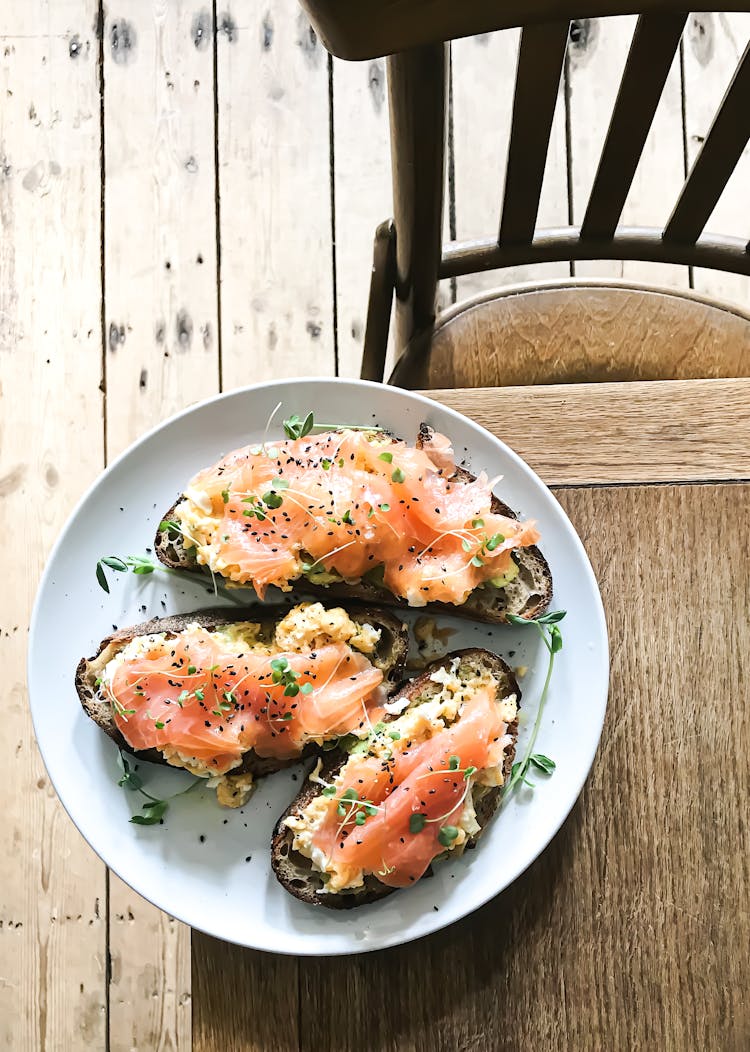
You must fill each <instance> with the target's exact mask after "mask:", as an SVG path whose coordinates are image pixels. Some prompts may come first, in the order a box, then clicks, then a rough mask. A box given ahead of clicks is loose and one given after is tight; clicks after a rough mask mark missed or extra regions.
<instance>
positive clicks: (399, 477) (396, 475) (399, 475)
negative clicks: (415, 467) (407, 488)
mask: <svg viewBox="0 0 750 1052" xmlns="http://www.w3.org/2000/svg"><path fill="white" fill-rule="evenodd" d="M391 478H392V479H393V481H394V482H397V483H398V482H403V481H404V480H405V478H406V475H405V474H404V473H403V471H402V470H401V468H396V470H395V471H394V472H393V474H392V475H391Z"/></svg>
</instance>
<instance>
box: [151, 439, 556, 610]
mask: <svg viewBox="0 0 750 1052" xmlns="http://www.w3.org/2000/svg"><path fill="white" fill-rule="evenodd" d="M431 435H432V429H431V428H430V427H429V426H428V425H427V424H422V425H421V427H420V429H419V435H418V437H417V447H418V448H419V447H421V446H423V445H424V444H425V443H426V442H428V441H429V439H430V437H431ZM474 477H475V476H474V475H472V474H471V473H470V472H468V471H466V470H465V469H464V468H460V467H459V468H456V470H455V473H454V475H453V480H455V481H457V482H460V481H464V482H472V481H473V480H474ZM180 499H181V498H180ZM180 499H178V500H177V501H175V503H174V504H173V505H172V507H171V508H170V509H169V511H168V512H167V513H166V515H165V516H164V519H163V520H162V521H169V520H174V518H175V509H176V508H177V505H178V504H179V503H180ZM492 511H493V513H494V514H496V515H505V516H506V517H507V518H511V519H517V518H518V516H517V515H516V513H515V512H514V511H513V510H512V509H511V508H509V507H508V506H507V504H503V502H502V501H501V500H499V499H498V498H497V497H495V496H493V497H492ZM154 551H155V552H156V556H157V558H158V559H159V560H160V561H161V562H162V563H164V565H165V566H168V567H169V568H170V569H172V570H192V571H194V572H195V571H204V572H205V573H206V574H209V573H210V571H209V570H208V569H207V568H206V567H203V566H200V565H199V563H198V562H197V560H196V558H195V554H194V551H193V549H190V548H186V547H185V545H184V543H183V539H182V537H181V536H179V535H178V534H175V533H174V532H173V531H170V530H168V529H165V530H161V529H160V530H158V531H157V534H156V538H155V541H154ZM513 558H514V559H515V561H516V563H517V565H518V571H519V572H518V576H517V577H516V578H515V579H514V580H513V581H511V582H510V583H509V584H508V585H506V586H505V587H504V588H495V587H493V586H491V585H485V586H483V587H481V588H477V589H476V590H475V591H474V592H473V593H472V595H470V596H469V598H468V599H467V601H466V602H465V603H464V604H463V605H461V606H457V605H454V604H452V603H427V605H426V606H424V607H419V609H420V610H422V611H423V612H425V613H446V614H453V615H454V616H455V615H458V616H461V617H469V618H472V619H474V620H476V621H483V622H485V623H487V624H499V623H502V622H504V621H506V620H507V617H506V615H507V614H513V615H515V616H516V617H526V618H529V619H532V618H535V617H539V615H540V614H542V613H544V611H545V610H546V609H547V607H548V606H549V604H550V601H551V599H552V573H551V571H550V568H549V565H548V563H547V560H546V559H545V558H544V556H543V555H542V553H541V551H540V550H539V549H538V548H537V547H536V546H535V545H534V546H532V547H529V548H521V549H518V550H517V551H516V552H514V553H513ZM293 583H294V587H295V588H296V589H297V590H298V591H300V592H304V593H307V594H312V595H316V596H319V597H320V598H321V599H323V600H324V601H325V600H330V599H336V600H339V599H342V600H345V601H347V600H358V601H360V602H365V603H368V604H372V605H374V606H382V605H384V604H385V605H386V606H396V607H401V608H404V609H410V607H409V604H408V603H407V602H406V600H405V599H401V598H399V597H398V596H395V595H394V594H393V593H392V592H391V591H389V590H388V589H387V588H385V587H384V586H383V585H378V584H374V583H371V582H369V581H366V580H364V579H363V580H360V581H359V582H358V583H357V584H349V583H347V582H345V581H342V582H336V583H334V584H328V585H321V584H313V583H312V582H310V581H308V580H307V579H306V578H304V577H300V578H299V579H298V580H296V581H295V582H293ZM248 587H250V586H249V585H248Z"/></svg>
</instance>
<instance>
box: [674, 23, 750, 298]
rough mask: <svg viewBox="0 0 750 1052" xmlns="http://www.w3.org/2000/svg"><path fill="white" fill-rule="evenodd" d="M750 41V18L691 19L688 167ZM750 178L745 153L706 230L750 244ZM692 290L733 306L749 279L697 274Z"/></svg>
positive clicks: (748, 289) (748, 293) (749, 294)
mask: <svg viewBox="0 0 750 1052" xmlns="http://www.w3.org/2000/svg"><path fill="white" fill-rule="evenodd" d="M749 38H750V14H747V13H742V14H740V13H734V14H726V13H711V12H696V13H695V14H691V15H690V18H689V21H688V28H687V33H686V35H685V47H684V56H685V127H686V146H687V155H688V163H689V164H692V162H693V161H694V160H695V158H696V156H697V154H698V150H699V149H700V147H701V145H702V143H703V140H704V139H705V137H706V134H707V132H708V129H709V128H710V126H711V122H712V121H713V118H714V114H715V113H716V108H717V106H718V105H719V103H720V102H721V98H722V95H723V93H724V91H725V89H726V87H727V85H728V84H729V81H730V79H731V76H732V73H733V72H734V69H735V68H736V66H737V63H738V62H739V60H740V58H741V57H742V52H743V50H744V48H745V45H746V44H747V41H748V39H749ZM749 178H750V147H746V148H745V151H744V153H743V155H742V157H741V158H740V162H739V164H738V165H737V168H736V169H735V171H734V174H733V175H732V177H731V178H730V180H729V182H728V184H727V186H726V188H725V190H724V193H723V194H722V196H721V198H720V199H719V203H718V205H717V206H716V208H715V209H714V212H713V214H712V215H711V217H710V219H709V221H708V224H707V228H708V229H709V230H711V231H714V232H717V231H718V232H723V233H727V234H734V235H735V236H737V237H744V238H747V239H748V240H750V215H749V214H748V211H747V208H746V207H745V204H746V201H747V186H748V179H749ZM693 283H694V286H695V288H696V289H698V290H700V291H701V292H704V293H706V294H707V295H710V296H718V297H720V298H723V299H728V300H732V301H733V302H735V303H748V302H749V301H750V279H748V278H747V277H744V276H741V275H739V274H727V273H722V272H720V271H715V270H702V269H700V268H698V269H696V270H695V271H694V274H693Z"/></svg>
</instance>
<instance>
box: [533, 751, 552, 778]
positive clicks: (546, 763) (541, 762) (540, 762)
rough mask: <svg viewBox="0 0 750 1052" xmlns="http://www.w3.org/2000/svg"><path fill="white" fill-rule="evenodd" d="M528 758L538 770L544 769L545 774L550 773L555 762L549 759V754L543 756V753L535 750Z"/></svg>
mask: <svg viewBox="0 0 750 1052" xmlns="http://www.w3.org/2000/svg"><path fill="white" fill-rule="evenodd" d="M529 760H530V762H531V763H533V765H534V766H535V767H538V768H539V770H540V771H544V773H545V774H552V772H553V771H554V769H555V767H556V766H557V764H556V763H555V761H554V760H550V758H549V756H545V755H544V753H541V752H535V753H533V754H532V755H531V756H530V757H529Z"/></svg>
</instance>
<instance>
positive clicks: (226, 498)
mask: <svg viewBox="0 0 750 1052" xmlns="http://www.w3.org/2000/svg"><path fill="white" fill-rule="evenodd" d="M221 499H222V500H223V501H224V503H225V504H228V503H229V486H227V488H226V489H223V490H222V491H221Z"/></svg>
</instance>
